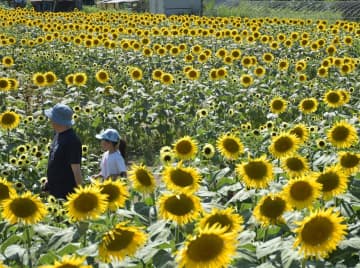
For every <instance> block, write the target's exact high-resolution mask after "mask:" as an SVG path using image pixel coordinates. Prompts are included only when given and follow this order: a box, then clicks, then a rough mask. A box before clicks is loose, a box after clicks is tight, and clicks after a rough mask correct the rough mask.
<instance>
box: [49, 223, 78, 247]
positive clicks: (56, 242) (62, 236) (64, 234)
mask: <svg viewBox="0 0 360 268" xmlns="http://www.w3.org/2000/svg"><path fill="white" fill-rule="evenodd" d="M74 234H75V229H74V228H72V227H71V228H67V229H64V230H62V231H60V232H58V233H56V234H54V235H53V236H52V237H51V238H50V240H49V243H48V246H49V249H58V248H59V247H60V246H61V245H63V244H68V243H70V242H71V241H72V239H73V236H74Z"/></svg>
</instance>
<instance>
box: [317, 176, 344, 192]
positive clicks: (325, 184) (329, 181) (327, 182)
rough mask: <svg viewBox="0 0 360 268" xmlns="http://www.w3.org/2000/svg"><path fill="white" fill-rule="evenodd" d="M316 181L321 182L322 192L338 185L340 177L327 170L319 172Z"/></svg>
mask: <svg viewBox="0 0 360 268" xmlns="http://www.w3.org/2000/svg"><path fill="white" fill-rule="evenodd" d="M317 182H318V183H321V184H322V190H323V192H329V191H332V190H334V189H336V188H337V187H338V186H339V183H340V178H339V175H338V174H336V173H335V172H327V173H325V174H321V175H320V176H319V178H318V179H317Z"/></svg>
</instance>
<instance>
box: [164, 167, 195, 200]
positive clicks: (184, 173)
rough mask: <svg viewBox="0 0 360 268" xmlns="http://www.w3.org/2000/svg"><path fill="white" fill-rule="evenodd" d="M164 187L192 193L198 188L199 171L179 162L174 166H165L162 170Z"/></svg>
mask: <svg viewBox="0 0 360 268" xmlns="http://www.w3.org/2000/svg"><path fill="white" fill-rule="evenodd" d="M162 177H163V180H164V182H165V184H166V187H167V188H168V189H170V190H172V191H175V192H180V193H187V194H192V193H194V192H196V191H197V190H198V189H199V180H200V179H201V175H200V173H199V172H198V171H197V170H196V169H195V168H192V167H183V166H182V164H181V162H180V163H179V164H178V165H177V166H176V167H173V166H167V167H165V168H164V171H163V172H162Z"/></svg>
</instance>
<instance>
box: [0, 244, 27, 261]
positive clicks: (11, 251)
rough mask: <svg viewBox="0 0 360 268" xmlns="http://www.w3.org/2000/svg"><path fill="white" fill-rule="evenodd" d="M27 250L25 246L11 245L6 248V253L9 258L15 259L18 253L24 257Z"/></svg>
mask: <svg viewBox="0 0 360 268" xmlns="http://www.w3.org/2000/svg"><path fill="white" fill-rule="evenodd" d="M25 252H26V249H25V248H22V247H21V246H19V245H11V246H8V247H7V248H6V249H5V251H4V255H5V256H6V257H7V258H9V259H13V258H16V255H17V256H18V257H22V256H23V255H24V254H25Z"/></svg>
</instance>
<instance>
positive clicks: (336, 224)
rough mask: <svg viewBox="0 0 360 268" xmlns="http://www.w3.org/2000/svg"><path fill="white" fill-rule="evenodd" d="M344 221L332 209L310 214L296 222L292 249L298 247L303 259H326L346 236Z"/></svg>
mask: <svg viewBox="0 0 360 268" xmlns="http://www.w3.org/2000/svg"><path fill="white" fill-rule="evenodd" d="M344 221H345V219H344V218H343V217H342V216H340V214H339V212H333V209H332V208H328V209H326V210H325V209H323V210H317V211H314V212H311V214H310V215H309V216H307V217H306V218H304V219H303V220H302V221H301V222H298V223H297V225H298V228H297V229H295V232H296V234H297V236H296V240H295V242H294V247H298V246H299V247H300V252H301V253H303V254H304V256H305V258H308V257H315V258H317V259H320V258H326V257H328V255H329V253H331V252H332V251H334V250H335V249H336V247H337V245H338V244H339V243H340V242H341V241H342V240H343V238H344V236H345V235H346V229H347V226H346V224H343V222H344Z"/></svg>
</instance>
